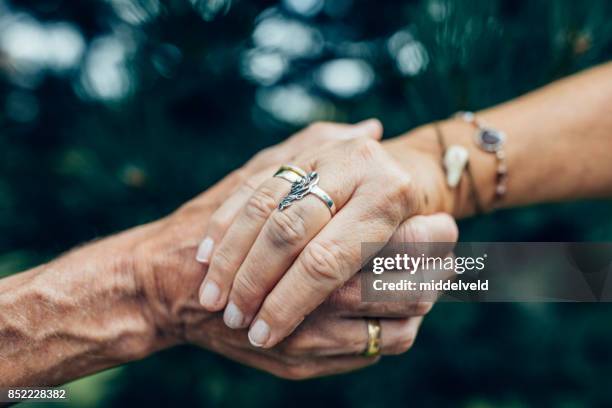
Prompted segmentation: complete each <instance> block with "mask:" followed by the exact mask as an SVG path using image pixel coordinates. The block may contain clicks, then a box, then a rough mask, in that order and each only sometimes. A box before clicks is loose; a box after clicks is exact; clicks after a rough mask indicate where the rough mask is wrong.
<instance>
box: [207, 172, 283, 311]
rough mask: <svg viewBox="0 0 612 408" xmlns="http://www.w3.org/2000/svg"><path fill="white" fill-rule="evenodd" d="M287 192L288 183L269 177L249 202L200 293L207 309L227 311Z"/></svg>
mask: <svg viewBox="0 0 612 408" xmlns="http://www.w3.org/2000/svg"><path fill="white" fill-rule="evenodd" d="M287 191H288V186H287V182H286V181H285V180H282V179H280V178H272V177H270V178H269V179H268V180H266V182H265V183H264V184H263V185H261V186H260V187H259V188H258V189H257V190H255V192H254V193H253V194H251V196H250V197H249V198H248V200H247V203H246V204H245V206H244V207H243V208H242V209H241V210H240V212H239V214H238V215H237V216H236V217H235V220H234V222H232V223H231V225H230V226H229V228H228V229H227V231H226V233H225V235H224V236H223V238H222V240H221V242H220V243H219V244H218V246H217V248H216V250H215V251H214V253H213V255H212V257H211V260H210V266H209V269H208V273H207V274H206V277H205V278H204V281H203V282H202V286H201V290H200V303H201V304H202V306H203V307H204V308H205V309H207V310H209V311H219V310H221V309H223V308H224V307H225V305H226V303H227V296H228V294H229V290H230V288H231V284H232V281H233V280H234V276H235V275H236V272H237V271H238V268H239V267H240V264H241V263H242V261H243V260H244V258H245V257H246V255H247V253H248V251H249V249H250V248H251V246H252V245H253V242H255V239H256V238H257V235H258V234H259V231H260V230H261V227H262V226H263V224H264V223H265V222H266V220H267V219H268V216H269V215H270V213H272V211H273V210H274V209H275V208H276V206H277V203H278V202H279V201H280V200H281V198H282V197H283V195H284V194H286V192H287Z"/></svg>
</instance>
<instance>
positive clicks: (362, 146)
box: [350, 138, 381, 161]
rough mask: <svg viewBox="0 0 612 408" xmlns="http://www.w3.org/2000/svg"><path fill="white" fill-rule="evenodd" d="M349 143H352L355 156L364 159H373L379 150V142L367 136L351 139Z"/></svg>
mask: <svg viewBox="0 0 612 408" xmlns="http://www.w3.org/2000/svg"><path fill="white" fill-rule="evenodd" d="M350 143H352V144H353V146H354V147H353V148H354V150H355V152H356V154H357V156H358V157H359V158H360V159H362V160H365V161H370V160H373V159H374V158H375V157H377V156H378V154H379V152H380V150H381V145H380V143H379V142H377V141H376V140H373V139H369V138H358V139H353V140H351V142H350Z"/></svg>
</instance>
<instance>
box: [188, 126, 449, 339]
mask: <svg viewBox="0 0 612 408" xmlns="http://www.w3.org/2000/svg"><path fill="white" fill-rule="evenodd" d="M337 126H338V125H330V124H318V125H315V126H311V127H309V128H307V129H306V130H305V131H304V133H305V134H316V133H318V132H321V130H322V129H326V130H327V131H329V130H330V129H331V130H332V131H335V132H336V133H340V132H342V130H341V129H338V128H337ZM334 127H336V128H334ZM348 130H350V131H351V132H352V133H354V134H355V135H356V137H353V138H348V139H346V140H343V141H335V142H329V143H327V144H325V145H324V146H322V147H320V146H316V144H311V145H310V146H311V147H310V148H309V149H308V150H307V151H305V152H302V153H300V154H298V155H296V157H294V158H293V159H292V160H291V163H292V164H295V165H297V166H299V167H301V168H302V169H304V170H305V171H307V172H310V171H317V172H318V174H319V175H320V182H319V186H321V188H323V190H325V191H326V192H327V193H328V194H329V195H330V196H331V197H332V198H333V200H334V202H335V204H336V206H337V208H338V213H337V214H336V215H335V216H334V217H333V218H331V220H330V212H329V211H328V208H327V207H326V206H325V205H324V204H323V203H322V202H321V201H320V200H319V199H318V198H317V197H315V196H313V195H312V194H310V195H307V196H306V197H304V199H302V200H300V201H297V202H294V203H293V204H292V205H291V206H290V207H289V208H287V209H285V210H284V211H279V210H278V209H277V206H278V203H279V202H280V201H281V199H282V198H283V197H284V196H285V194H287V192H288V190H289V183H288V182H287V181H286V180H283V179H280V178H273V177H271V175H272V174H273V172H274V170H276V168H278V166H279V165H280V164H283V162H282V161H279V162H276V163H270V165H271V166H272V167H270V168H268V169H266V170H264V171H262V172H260V173H258V174H256V175H254V176H253V177H251V178H250V179H249V180H247V182H245V183H244V184H243V186H242V187H241V188H240V189H239V190H238V192H237V193H236V194H234V196H233V197H231V198H229V199H228V200H227V201H226V202H225V203H224V204H223V206H222V207H221V208H220V209H219V210H218V211H217V212H216V214H215V215H213V217H212V219H213V220H215V222H213V224H212V225H211V226H210V227H209V231H208V236H207V238H205V239H204V240H203V242H202V244H201V246H200V250H199V251H198V260H200V261H201V262H204V263H206V262H208V261H210V268H209V271H208V274H207V276H206V278H205V280H204V282H203V283H202V286H201V291H200V300H201V303H202V305H203V306H204V307H206V308H207V310H210V311H220V310H223V309H225V312H224V320H225V323H226V324H227V326H228V327H230V328H245V327H249V326H251V327H250V331H249V338H250V340H251V343H252V344H254V345H256V346H261V347H272V346H274V345H275V344H277V343H278V342H280V341H281V340H282V339H284V338H285V337H286V336H287V335H288V334H290V333H291V332H292V331H293V330H294V329H295V328H296V327H297V326H298V325H299V324H300V322H301V321H302V320H303V319H304V317H305V316H307V315H308V314H309V313H311V312H312V311H313V310H314V309H315V308H316V307H317V306H318V305H319V304H321V302H323V301H324V300H325V299H326V298H327V297H328V296H329V295H330V294H331V293H332V292H333V291H334V290H336V289H337V288H339V287H341V286H342V285H343V284H344V283H345V282H346V281H347V280H348V279H349V278H350V277H351V276H353V274H355V273H356V272H357V271H358V270H359V269H360V266H361V262H362V260H361V243H363V242H387V241H389V239H391V237H392V236H393V234H394V233H396V230H398V227H400V226H401V224H402V222H405V221H406V220H407V219H408V218H409V217H410V216H412V215H414V214H418V213H426V212H427V211H428V208H427V198H426V197H425V194H424V191H425V189H421V188H417V187H415V184H414V183H413V181H412V180H411V175H414V174H409V173H408V172H407V171H406V169H404V168H403V167H401V166H400V165H399V164H398V162H396V160H395V159H394V158H393V157H392V156H391V155H390V154H388V153H387V152H386V151H385V150H384V148H383V147H382V146H381V144H380V143H379V142H378V141H377V139H379V138H380V136H381V134H382V129H381V126H380V123H379V122H377V121H367V122H365V123H362V124H360V125H359V126H355V127H352V128H350V129H348ZM417 161H418V162H419V163H424V164H423V165H421V166H420V167H419V168H418V171H422V172H431V171H438V172H440V168H439V165H438V163H434V161H433V160H431V159H430V158H429V157H427V158H423V157H417V156H415V162H417ZM433 169H435V170H433ZM415 173H416V171H415ZM443 220H444V221H443V222H442V224H443V228H440V229H439V230H440V231H442V232H441V233H440V234H439V235H440V236H436V235H435V233H434V232H433V231H435V228H432V229H425V230H424V231H423V233H424V234H427V235H426V237H423V238H425V241H448V240H449V237H452V233H448V231H454V228H455V227H454V223H453V222H452V221H451V220H448V219H447V218H444V219H443ZM401 230H402V229H401V227H400V228H399V230H398V231H400V233H401ZM213 247H214V252H213ZM211 252H212V257H211Z"/></svg>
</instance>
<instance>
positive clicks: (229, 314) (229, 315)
mask: <svg viewBox="0 0 612 408" xmlns="http://www.w3.org/2000/svg"><path fill="white" fill-rule="evenodd" d="M223 321H224V322H225V325H226V326H227V327H229V328H230V329H239V328H240V327H242V325H243V324H244V323H243V322H244V315H243V314H242V311H241V310H240V309H238V306H236V305H235V304H234V303H233V302H229V304H228V305H227V307H226V308H225V312H224V313H223Z"/></svg>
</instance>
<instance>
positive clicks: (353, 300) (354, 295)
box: [325, 285, 373, 312]
mask: <svg viewBox="0 0 612 408" xmlns="http://www.w3.org/2000/svg"><path fill="white" fill-rule="evenodd" d="M360 294H361V291H360V290H355V289H354V288H353V287H352V286H351V287H347V285H344V286H342V287H340V288H338V289H336V290H335V291H334V292H332V294H331V295H330V296H329V297H328V298H327V300H326V301H325V303H326V304H327V305H329V306H330V307H331V308H332V309H333V310H341V311H344V312H361V311H362V309H363V307H362V306H363V305H364V304H365V303H363V302H362V301H361V295H360ZM372 304H373V303H372Z"/></svg>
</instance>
